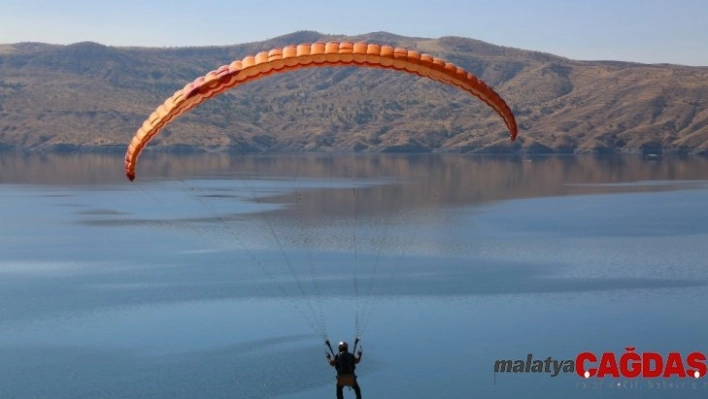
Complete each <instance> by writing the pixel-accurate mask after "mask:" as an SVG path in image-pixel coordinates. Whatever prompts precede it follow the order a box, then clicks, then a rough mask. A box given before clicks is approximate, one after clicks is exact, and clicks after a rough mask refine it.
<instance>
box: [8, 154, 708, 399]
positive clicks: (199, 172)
mask: <svg viewBox="0 0 708 399" xmlns="http://www.w3.org/2000/svg"><path fill="white" fill-rule="evenodd" d="M122 167H123V165H122V158H121V157H120V156H109V155H101V156H99V155H84V156H44V157H39V156H33V157H22V156H15V155H7V154H4V155H2V157H0V220H1V221H2V222H1V223H0V358H1V359H2V361H1V362H0V397H1V398H6V397H8V398H282V399H286V398H287V399H306V398H310V399H311V398H331V397H334V380H333V371H332V369H331V368H330V367H329V366H328V365H327V364H326V363H325V358H324V355H325V351H324V350H325V347H324V345H323V343H322V341H323V338H324V336H327V337H328V338H329V339H330V340H332V341H333V343H334V344H336V342H338V341H339V340H342V339H345V340H348V341H350V343H351V341H352V340H353V337H354V335H355V334H356V333H359V334H360V335H361V338H362V346H363V349H364V352H365V358H364V360H363V361H362V363H361V364H360V366H359V368H358V372H359V375H360V383H361V386H362V390H363V393H364V397H365V398H369V399H370V398H404V397H405V398H476V397H480V398H517V397H518V398H531V397H534V398H546V397H621V398H624V397H666V398H676V397H681V398H682V397H706V396H707V395H708V380H707V379H706V378H700V379H698V380H696V381H691V382H696V383H697V385H696V384H694V385H690V384H688V385H687V384H684V385H683V386H681V385H679V386H673V385H672V386H668V385H667V386H665V387H656V386H649V385H648V384H647V382H646V381H639V382H638V383H635V385H627V384H624V385H622V383H623V382H626V380H612V379H608V378H605V379H604V380H595V381H594V382H593V384H592V385H588V384H587V383H586V382H584V381H581V380H580V378H579V377H577V375H575V374H563V373H561V375H559V376H557V377H550V376H549V375H548V374H503V373H497V374H496V375H495V373H494V370H493V367H494V361H495V360H496V359H513V360H516V359H525V358H526V356H527V354H529V353H532V354H533V356H534V357H535V358H538V359H546V358H547V357H549V356H550V357H553V358H555V359H559V360H565V359H574V358H575V356H576V355H577V354H578V353H580V352H584V351H592V352H595V353H598V354H601V353H602V352H608V351H613V352H616V353H617V354H618V356H619V355H620V354H621V353H623V351H624V348H625V347H626V346H636V347H637V351H638V352H643V351H648V352H652V351H653V352H660V353H668V352H671V351H679V352H682V353H685V354H687V353H689V352H693V351H702V352H704V353H708V338H706V337H708V334H707V333H708V316H707V315H708V289H707V285H708V261H706V259H708V245H706V243H708V212H706V204H708V159H700V158H699V159H692V158H690V159H664V160H660V161H651V162H649V161H644V160H642V159H639V158H595V157H580V158H529V159H522V158H505V159H493V158H472V157H466V156H427V155H426V156H393V155H391V156H373V155H371V156H273V157H230V156H227V155H224V154H212V155H201V156H177V155H171V156H168V155H164V154H149V153H146V154H144V155H143V156H142V157H141V161H140V163H139V165H138V179H137V180H136V182H134V183H130V182H128V181H127V180H126V179H125V178H124V177H123V175H122V172H123V171H122ZM635 381H637V380H635ZM674 382H675V381H674ZM617 383H620V386H619V387H618V386H617V385H616V384H617ZM345 396H346V397H350V398H353V397H354V395H353V392H351V391H345Z"/></svg>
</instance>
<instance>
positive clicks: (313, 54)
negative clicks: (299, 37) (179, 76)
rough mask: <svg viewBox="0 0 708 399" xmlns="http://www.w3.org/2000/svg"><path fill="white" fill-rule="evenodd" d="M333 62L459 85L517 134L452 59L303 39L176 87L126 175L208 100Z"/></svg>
mask: <svg viewBox="0 0 708 399" xmlns="http://www.w3.org/2000/svg"><path fill="white" fill-rule="evenodd" d="M331 66H360V67H369V68H379V69H392V70H397V71H401V72H406V73H411V74H416V75H419V76H422V77H426V78H429V79H432V80H435V81H439V82H442V83H446V84H450V85H453V86H456V87H458V88H460V89H462V90H464V91H466V92H468V93H470V94H472V95H473V96H475V97H477V98H479V99H480V100H482V101H484V102H485V103H486V104H487V105H488V106H490V107H491V108H492V109H494V111H496V112H497V114H499V116H500V117H501V118H502V119H503V120H504V122H505V123H506V126H507V128H508V129H509V133H510V136H511V140H512V141H513V140H515V139H516V135H517V126H516V120H515V119H514V114H513V113H512V112H511V109H510V108H509V106H508V105H507V104H506V102H504V100H503V99H502V98H501V96H499V94H497V93H496V92H495V91H494V90H492V89H491V88H490V87H489V86H487V84H486V83H484V82H483V81H481V80H480V79H478V78H477V77H476V76H474V75H473V74H471V73H469V72H467V71H465V70H464V69H462V68H460V67H457V66H455V65H453V64H451V63H449V62H445V61H443V60H441V59H439V58H435V57H432V56H430V55H427V54H421V53H419V52H417V51H413V50H407V49H404V48H397V47H392V46H387V45H379V44H371V43H349V42H341V43H336V42H329V43H314V44H300V45H298V46H286V47H284V48H277V49H273V50H270V51H268V52H261V53H258V54H257V55H255V56H248V57H245V58H244V59H242V60H237V61H234V62H232V63H231V64H229V65H224V66H222V67H220V68H218V69H217V70H215V71H211V72H209V73H207V74H206V75H204V76H202V77H200V78H198V79H196V80H195V81H194V82H191V83H189V84H187V85H186V86H185V87H184V88H182V89H181V90H178V91H177V92H175V93H174V95H172V97H170V98H168V99H167V100H165V102H164V103H163V104H162V105H160V106H159V107H158V108H157V109H156V110H155V111H154V112H153V113H152V114H151V115H150V117H149V118H148V119H147V120H146V121H145V122H144V123H143V125H142V126H141V127H140V128H139V129H138V131H137V132H136V133H135V136H134V137H133V139H132V141H131V142H130V144H129V146H128V151H127V152H126V154H125V175H126V176H127V177H128V179H130V180H131V181H132V180H134V179H135V166H136V163H137V159H138V155H139V154H140V152H141V151H142V149H143V148H144V147H145V145H147V143H148V142H149V141H150V140H151V139H152V138H153V137H154V136H155V135H157V134H158V133H159V132H160V130H162V129H163V128H164V127H165V126H166V125H167V124H168V123H170V122H171V121H172V120H174V119H175V118H177V117H178V116H180V115H182V114H184V113H186V112H187V111H189V110H191V109H192V108H194V107H196V106H197V105H199V104H201V103H202V102H203V101H205V100H206V99H208V98H211V97H214V96H216V95H218V94H221V93H223V92H225V91H227V90H230V89H232V88H234V87H236V86H238V85H240V84H243V83H247V82H250V81H254V80H257V79H260V78H263V77H266V76H269V75H271V74H275V73H282V72H287V71H293V70H296V69H303V68H312V67H331Z"/></svg>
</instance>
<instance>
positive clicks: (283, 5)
mask: <svg viewBox="0 0 708 399" xmlns="http://www.w3.org/2000/svg"><path fill="white" fill-rule="evenodd" d="M297 30H314V31H318V32H322V33H329V34H361V33H368V32H375V31H387V32H391V33H395V34H400V35H407V36H418V37H430V38H437V37H441V36H448V35H452V36H463V37H468V38H474V39H479V40H483V41H486V42H489V43H492V44H497V45H503V46H508V47H517V48H522V49H528V50H538V51H544V52H549V53H553V54H556V55H560V56H564V57H569V58H573V59H580V60H597V59H604V60H608V59H610V60H624V61H636V62H645V63H658V62H667V63H676V64H685V65H701V66H708V0H585V1H581V0H577V1H576V0H483V1H480V0H428V1H421V0H378V1H368V0H367V1H348V2H338V1H333V0H329V1H326V0H292V1H281V0H255V1H243V0H242V1H239V0H204V1H199V0H191V1H185V0H171V1H167V0H114V1H111V0H105V1H103V0H94V1H89V0H2V2H0V43H5V44H7V43H17V42H26V41H34V42H45V43H57V44H69V43H75V42H80V41H94V42H98V43H102V44H106V45H116V46H157V47H165V46H202V45H224V44H237V43H246V42H253V41H260V40H264V39H268V38H272V37H276V36H280V35H283V34H286V33H291V32H294V31H297Z"/></svg>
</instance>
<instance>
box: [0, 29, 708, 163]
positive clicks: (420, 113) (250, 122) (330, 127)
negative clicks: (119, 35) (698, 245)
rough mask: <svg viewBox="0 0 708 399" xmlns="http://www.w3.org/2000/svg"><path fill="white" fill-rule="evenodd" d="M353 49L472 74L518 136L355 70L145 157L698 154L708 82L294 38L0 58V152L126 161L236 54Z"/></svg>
mask: <svg viewBox="0 0 708 399" xmlns="http://www.w3.org/2000/svg"><path fill="white" fill-rule="evenodd" d="M330 40H336V41H339V40H350V41H369V42H376V43H380V44H390V45H394V46H400V47H406V48H412V49H416V50H418V51H420V52H423V53H428V54H431V55H433V56H436V57H440V58H442V59H445V60H446V61H449V62H453V63H455V64H457V65H459V66H460V67H462V68H464V69H466V70H468V71H470V72H472V73H474V74H476V75H477V76H478V77H480V78H481V79H482V80H484V81H485V82H487V83H488V84H489V85H490V86H492V87H493V88H494V89H495V90H496V91H497V92H498V93H499V94H500V95H501V96H502V97H504V98H505V99H506V100H507V102H508V103H509V105H510V106H511V107H512V109H513V110H514V113H515V115H516V117H517V122H518V124H519V126H520V131H519V139H518V140H517V142H515V143H510V142H509V140H508V132H507V131H506V128H505V126H504V124H503V122H502V121H501V119H500V118H499V117H498V116H497V115H496V114H494V113H493V112H491V111H490V110H489V109H488V108H487V107H486V106H485V105H483V104H482V103H481V102H480V101H478V100H476V99H475V98H472V97H471V96H469V95H468V94H466V93H463V92H461V91H459V90H457V89H455V88H451V87H448V86H445V85H443V84H440V83H436V82H433V81H430V80H427V79H422V78H419V77H416V76H412V75H408V74H404V73H400V72H393V71H379V70H369V69H363V68H353V67H346V68H343V67H337V68H322V69H319V68H318V69H309V70H302V71H296V72H290V73H285V74H280V75H274V76H271V77H268V78H266V79H262V80H259V81H257V82H254V83H249V84H247V85H244V86H241V87H239V88H237V89H235V90H232V91H230V92H228V93H227V94H224V95H222V96H219V97H217V98H214V99H213V100H211V101H207V102H206V103H204V104H202V105H201V106H200V107H198V108H197V109H195V110H194V111H192V112H191V113H189V114H187V115H184V116H182V117H180V118H178V119H177V120H175V121H174V122H173V123H172V124H171V125H170V126H169V127H168V129H166V130H165V131H163V133H162V134H160V135H159V136H158V137H157V138H156V139H155V140H153V141H152V142H151V144H150V146H149V148H150V149H153V150H165V151H167V150H170V151H200V150H209V151H217V150H229V151H244V152H246V151H248V152H253V151H372V152H406V151H411V152H413V151H414V152H428V151H457V152H481V153H509V152H516V153H519V152H523V153H588V152H594V153H630V152H642V151H644V152H661V151H663V152H674V153H692V154H708V67H705V68H698V67H687V66H680V65H668V64H662V65H646V64H633V63H625V62H612V61H597V62H586V61H574V60H570V59H566V58H563V57H559V56H555V55H551V54H545V53H539V52H533V51H525V50H520V49H512V48H506V47H499V46H494V45H491V44H488V43H484V42H480V41H477V40H473V39H466V38H460V37H443V38H439V39H427V38H414V37H403V36H396V35H392V34H388V33H383V32H379V33H370V34H366V35H361V36H356V37H345V36H333V35H323V34H320V33H316V32H307V31H303V32H296V33H292V34H289V35H286V36H282V37H278V38H275V39H272V40H268V41H264V42H257V43H248V44H240V45H234V46H228V47H194V48H120V47H107V46H103V45H100V44H96V43H76V44H72V45H67V46H59V45H48V44H41V43H19V44H6V45H0V149H2V150H10V151H28V152H30V151H118V152H120V151H124V150H125V148H126V145H127V143H128V142H129V140H130V138H131V137H132V135H133V134H134V133H135V131H136V130H137V128H138V127H139V126H140V125H141V124H142V122H143V120H144V119H145V118H146V117H147V116H148V115H149V114H150V113H151V112H152V111H153V110H154V109H155V108H156V107H157V106H158V105H160V104H161V103H162V101H163V100H164V99H165V98H167V97H168V96H170V95H172V93H174V92H175V91H176V90H178V89H180V88H182V87H183V86H184V85H185V84H186V83H187V82H190V81H192V80H193V79H194V78H196V77H198V76H201V75H203V74H205V73H206V72H208V71H210V70H213V69H216V68H217V67H219V66H221V65H224V64H228V63H230V62H231V61H233V60H235V59H241V58H243V57H245V56H246V55H252V54H256V53H257V52H259V51H265V50H269V49H271V48H274V47H282V46H285V45H289V44H299V43H306V42H307V43H310V42H315V41H330Z"/></svg>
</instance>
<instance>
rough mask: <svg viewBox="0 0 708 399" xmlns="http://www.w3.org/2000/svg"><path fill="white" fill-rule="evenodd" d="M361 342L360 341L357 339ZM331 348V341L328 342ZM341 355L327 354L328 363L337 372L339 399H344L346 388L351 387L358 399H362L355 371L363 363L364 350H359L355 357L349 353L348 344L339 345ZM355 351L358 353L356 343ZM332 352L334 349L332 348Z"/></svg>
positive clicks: (357, 340) (341, 343)
mask: <svg viewBox="0 0 708 399" xmlns="http://www.w3.org/2000/svg"><path fill="white" fill-rule="evenodd" d="M356 342H357V343H358V342H359V339H358V338H357V339H356ZM326 344H327V346H329V341H327V342H326ZM338 349H339V353H337V354H336V355H334V356H332V354H329V353H328V354H327V361H328V362H329V365H330V366H332V367H334V368H335V370H337V399H344V387H350V388H352V389H354V392H355V393H356V399H361V388H359V383H358V382H357V380H356V374H355V373H354V370H355V369H356V365H357V364H358V363H359V362H360V361H361V357H362V350H361V349H359V352H358V353H357V355H358V357H357V356H354V355H353V354H352V353H350V352H349V345H347V343H346V342H340V343H339V347H338ZM354 350H355V351H356V343H355V344H354ZM330 352H332V348H331V347H330Z"/></svg>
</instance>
